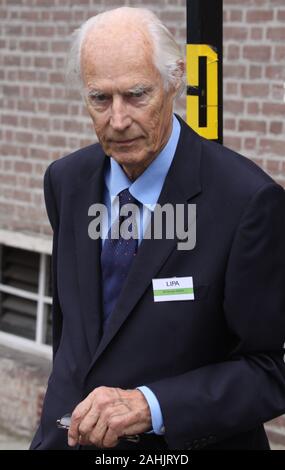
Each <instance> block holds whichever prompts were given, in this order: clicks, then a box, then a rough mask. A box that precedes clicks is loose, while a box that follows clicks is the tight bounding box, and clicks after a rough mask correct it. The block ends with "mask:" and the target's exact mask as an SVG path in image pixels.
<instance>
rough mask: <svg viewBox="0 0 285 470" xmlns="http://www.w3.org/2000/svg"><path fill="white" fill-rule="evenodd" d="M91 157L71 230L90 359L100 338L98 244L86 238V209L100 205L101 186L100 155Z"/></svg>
mask: <svg viewBox="0 0 285 470" xmlns="http://www.w3.org/2000/svg"><path fill="white" fill-rule="evenodd" d="M100 152H101V154H100V155H99V156H98V155H96V154H95V155H94V167H93V171H92V170H91V174H92V176H91V178H90V179H89V180H87V181H86V178H85V180H83V179H82V181H81V183H80V185H79V187H78V188H77V190H76V192H75V194H74V211H73V227H74V233H75V246H76V258H77V266H78V269H77V275H78V284H79V292H80V304H81V312H82V317H83V323H84V329H85V333H86V337H87V344H88V348H89V351H90V356H91V357H93V355H94V352H95V350H96V348H97V346H98V343H99V341H100V337H101V311H102V306H101V290H102V289H101V269H100V251H101V241H100V239H98V240H92V239H91V238H90V237H89V235H88V225H89V223H90V222H91V219H90V217H89V216H88V209H89V207H90V206H91V205H92V204H94V203H98V202H102V197H103V186H104V161H105V156H104V153H103V151H101V150H100Z"/></svg>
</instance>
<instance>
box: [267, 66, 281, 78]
mask: <svg viewBox="0 0 285 470" xmlns="http://www.w3.org/2000/svg"><path fill="white" fill-rule="evenodd" d="M265 76H266V78H270V79H273V80H282V79H285V66H284V65H267V67H266V69H265Z"/></svg>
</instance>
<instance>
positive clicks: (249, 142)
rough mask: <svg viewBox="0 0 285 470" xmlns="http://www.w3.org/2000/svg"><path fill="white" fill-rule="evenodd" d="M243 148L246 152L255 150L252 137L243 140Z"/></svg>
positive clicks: (255, 143) (254, 141) (254, 142)
mask: <svg viewBox="0 0 285 470" xmlns="http://www.w3.org/2000/svg"><path fill="white" fill-rule="evenodd" d="M244 147H245V148H246V150H254V149H256V148H257V142H256V139H255V138H254V137H246V138H245V139H244Z"/></svg>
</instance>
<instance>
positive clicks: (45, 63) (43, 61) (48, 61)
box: [34, 57, 52, 68]
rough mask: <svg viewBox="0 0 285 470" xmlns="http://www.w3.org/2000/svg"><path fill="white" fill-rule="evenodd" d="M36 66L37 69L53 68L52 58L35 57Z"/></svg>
mask: <svg viewBox="0 0 285 470" xmlns="http://www.w3.org/2000/svg"><path fill="white" fill-rule="evenodd" d="M34 64H35V66H36V67H47V68H50V67H52V58H51V57H35V60H34Z"/></svg>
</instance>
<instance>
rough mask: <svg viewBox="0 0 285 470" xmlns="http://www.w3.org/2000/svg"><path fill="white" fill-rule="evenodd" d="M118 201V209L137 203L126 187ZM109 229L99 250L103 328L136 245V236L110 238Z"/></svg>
mask: <svg viewBox="0 0 285 470" xmlns="http://www.w3.org/2000/svg"><path fill="white" fill-rule="evenodd" d="M119 202H120V211H121V209H122V207H123V206H124V205H125V204H136V205H137V207H138V204H139V203H138V201H137V200H136V199H135V198H134V197H133V196H132V195H131V193H130V192H129V190H128V189H124V190H123V191H121V192H120V194H119ZM128 215H129V214H128ZM128 215H127V216H121V217H119V228H121V224H122V223H123V222H124V220H126V219H127V218H128ZM117 223H118V221H117ZM126 224H127V225H128V229H129V231H132V232H133V231H134V230H137V227H136V226H134V227H132V224H128V223H127V222H126ZM126 224H125V225H126ZM111 231H112V227H111V228H110V230H109V232H108V235H107V238H106V240H105V242H104V244H103V247H102V252H101V269H102V282H103V316H104V318H103V330H104V329H105V328H106V324H107V322H108V321H109V319H110V316H111V314H112V312H113V310H114V307H115V304H116V301H117V299H118V297H119V294H120V292H121V289H122V287H123V285H124V283H125V280H126V278H127V275H128V272H129V269H130V267H131V264H132V262H133V260H134V257H135V255H136V253H137V247H138V240H137V237H136V238H135V237H134V238H133V237H132V238H130V239H129V240H127V239H125V237H124V234H123V236H121V235H120V236H119V237H118V236H117V238H113V239H112V236H111V235H112V233H111ZM113 231H114V227H113Z"/></svg>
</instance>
